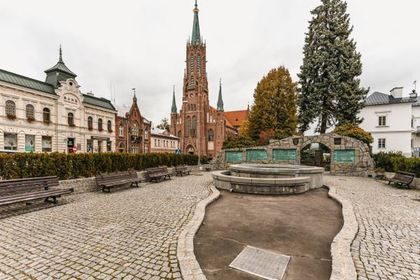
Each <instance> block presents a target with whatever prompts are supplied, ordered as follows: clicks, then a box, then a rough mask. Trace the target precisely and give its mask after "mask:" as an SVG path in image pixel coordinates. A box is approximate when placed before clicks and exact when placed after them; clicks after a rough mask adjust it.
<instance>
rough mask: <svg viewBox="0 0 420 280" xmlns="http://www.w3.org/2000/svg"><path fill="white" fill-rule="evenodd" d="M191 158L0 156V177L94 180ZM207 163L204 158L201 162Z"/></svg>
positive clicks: (182, 162)
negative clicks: (96, 176) (102, 176)
mask: <svg viewBox="0 0 420 280" xmlns="http://www.w3.org/2000/svg"><path fill="white" fill-rule="evenodd" d="M197 161H198V157H197V156H194V155H175V154H128V153H98V154H92V153H84V154H82V153H77V154H64V153H51V154H32V153H31V154H27V153H17V154H0V176H1V177H3V178H4V179H16V178H25V177H40V176H58V177H59V178H60V180H65V179H75V178H81V177H91V176H95V174H96V173H97V172H114V171H126V170H128V169H131V168H133V169H135V170H144V169H145V168H149V167H156V166H161V165H167V166H176V165H185V164H186V165H197ZM202 162H203V163H206V162H207V159H206V158H203V159H202Z"/></svg>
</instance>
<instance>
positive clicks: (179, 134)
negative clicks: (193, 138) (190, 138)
mask: <svg viewBox="0 0 420 280" xmlns="http://www.w3.org/2000/svg"><path fill="white" fill-rule="evenodd" d="M177 136H178V137H179V138H181V136H182V134H181V130H180V131H178V135H177Z"/></svg>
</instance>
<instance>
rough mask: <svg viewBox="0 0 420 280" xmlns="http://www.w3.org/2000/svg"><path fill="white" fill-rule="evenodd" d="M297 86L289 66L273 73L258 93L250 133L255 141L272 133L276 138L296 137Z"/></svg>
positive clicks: (255, 97) (260, 84) (249, 127)
mask: <svg viewBox="0 0 420 280" xmlns="http://www.w3.org/2000/svg"><path fill="white" fill-rule="evenodd" d="M297 123H298V120H297V85H296V83H294V82H293V81H292V78H291V77H290V73H289V71H288V70H287V69H286V68H285V67H279V68H277V69H273V70H271V71H270V72H269V73H268V74H267V75H266V76H264V77H263V78H262V80H261V81H260V82H259V83H258V85H257V88H256V89H255V93H254V105H253V106H252V109H251V112H250V116H249V123H248V128H247V130H248V133H249V136H251V138H253V139H259V138H260V136H261V134H264V133H265V134H267V132H272V136H273V137H275V138H283V137H288V136H292V135H293V134H294V133H295V132H296V128H297Z"/></svg>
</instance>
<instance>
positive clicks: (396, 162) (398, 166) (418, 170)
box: [373, 152, 420, 178]
mask: <svg viewBox="0 0 420 280" xmlns="http://www.w3.org/2000/svg"><path fill="white" fill-rule="evenodd" d="M373 158H374V160H375V165H376V168H383V169H385V170H386V171H389V172H396V171H405V172H411V173H414V174H416V177H417V178H420V158H407V157H405V156H403V155H402V154H400V153H383V152H381V153H378V154H376V155H374V156H373Z"/></svg>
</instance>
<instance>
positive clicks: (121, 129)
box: [118, 124, 124, 137]
mask: <svg viewBox="0 0 420 280" xmlns="http://www.w3.org/2000/svg"><path fill="white" fill-rule="evenodd" d="M118 135H119V136H120V137H124V126H123V125H122V124H120V127H119V128H118Z"/></svg>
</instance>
